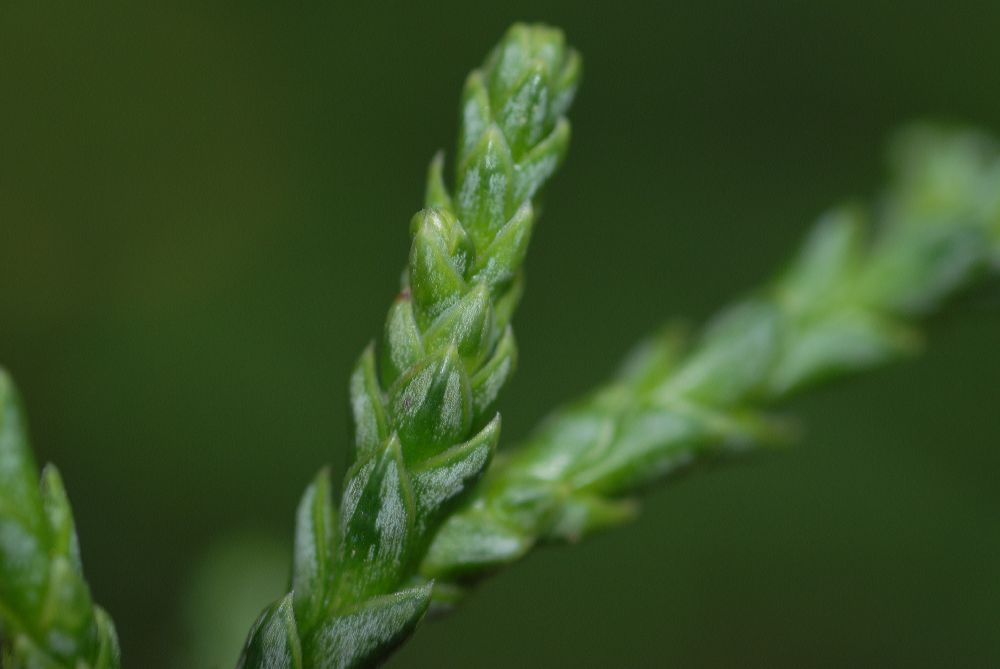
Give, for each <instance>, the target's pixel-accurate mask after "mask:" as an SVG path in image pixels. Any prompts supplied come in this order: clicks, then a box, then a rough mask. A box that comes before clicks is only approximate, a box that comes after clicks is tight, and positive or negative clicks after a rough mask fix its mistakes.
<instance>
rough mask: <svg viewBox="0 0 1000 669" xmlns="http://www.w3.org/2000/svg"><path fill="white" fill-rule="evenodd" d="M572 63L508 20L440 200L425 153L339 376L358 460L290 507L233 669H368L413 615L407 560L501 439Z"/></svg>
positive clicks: (472, 101) (559, 151)
mask: <svg viewBox="0 0 1000 669" xmlns="http://www.w3.org/2000/svg"><path fill="white" fill-rule="evenodd" d="M579 74H580V60H579V57H578V56H577V54H576V53H575V52H573V51H572V50H570V49H569V48H567V47H566V45H565V43H564V40H563V36H562V33H560V32H559V31H558V30H554V29H551V28H547V27H544V26H525V25H515V26H514V27H512V28H511V29H510V30H509V31H508V32H507V34H506V35H505V36H504V38H503V39H502V40H501V42H500V44H499V45H498V46H497V47H496V48H495V49H494V51H493V52H492V53H491V54H490V56H489V57H488V58H487V60H486V62H485V64H484V65H483V66H482V68H480V69H477V70H475V71H474V72H472V74H471V75H469V77H468V79H467V80H466V84H465V92H464V94H463V97H462V105H461V117H462V127H461V132H460V136H459V141H458V155H457V158H456V172H455V188H454V195H452V194H451V193H449V190H448V188H447V187H446V186H445V183H444V177H443V158H442V157H441V156H440V155H439V156H437V157H435V158H434V160H433V161H432V162H431V166H430V171H429V176H428V185H427V201H426V206H427V208H426V209H424V210H422V211H421V212H419V213H418V214H417V215H416V216H414V217H413V220H412V221H411V223H410V235H411V238H412V245H411V249H410V257H409V263H408V265H407V267H406V271H405V272H404V274H403V283H402V286H401V289H400V292H399V295H398V297H397V298H396V300H395V301H394V302H393V304H392V306H391V307H390V308H389V313H388V316H387V318H386V325H385V331H384V336H383V339H382V345H381V346H380V347H379V349H380V350H379V352H378V354H376V350H375V347H374V346H369V347H368V348H367V349H366V350H365V351H364V353H363V354H362V355H361V357H360V359H359V360H358V362H357V365H356V366H355V369H354V373H353V374H352V376H351V384H350V388H351V406H352V411H353V415H354V424H355V460H354V463H353V465H352V466H351V467H350V469H349V470H348V472H347V475H346V477H345V480H344V484H343V488H342V490H343V492H342V496H341V500H340V504H339V507H338V508H335V506H334V503H333V495H332V493H331V484H330V478H329V474H328V473H327V472H326V471H323V472H320V474H319V475H318V476H317V477H316V479H315V480H314V482H313V483H312V484H311V485H310V486H309V487H308V488H307V490H306V492H305V494H304V496H303V498H302V503H301V505H300V507H299V511H298V515H297V521H296V538H295V560H294V569H293V574H292V592H291V593H290V594H289V595H288V596H287V597H285V598H284V599H282V600H280V601H278V602H276V603H275V604H273V605H272V606H271V607H269V608H268V609H267V610H266V611H265V612H264V613H263V614H262V615H261V617H260V619H259V620H258V621H257V623H256V625H255V626H254V629H253V630H252V632H251V634H250V637H249V640H248V642H247V646H246V648H245V649H244V652H243V657H242V659H241V661H240V666H241V667H247V668H249V667H303V666H304V667H354V666H362V665H369V664H371V663H373V662H377V661H378V660H379V659H380V658H382V657H384V656H385V655H386V654H387V653H389V652H390V651H391V650H392V649H393V648H394V647H395V646H396V645H397V644H398V643H400V642H401V641H402V640H403V639H405V638H406V637H407V636H408V635H409V634H410V632H411V631H412V629H413V627H414V626H415V625H416V624H417V622H418V621H419V619H420V618H421V616H423V614H424V612H425V611H426V610H427V607H428V605H429V604H430V600H431V592H432V589H431V587H430V585H429V584H427V583H424V582H422V581H420V579H419V577H418V569H419V566H420V563H421V562H422V560H423V558H424V554H425V553H426V551H427V547H428V545H429V543H430V540H431V538H432V537H433V534H434V532H435V531H436V529H437V527H438V526H439V525H440V523H441V522H442V520H444V518H445V515H446V513H447V511H448V510H449V509H450V508H451V507H452V506H453V505H454V503H455V502H456V501H457V500H458V498H459V497H460V496H461V495H462V494H463V493H464V492H466V491H467V490H468V489H469V488H470V487H471V486H472V485H473V484H474V483H475V482H476V481H477V480H478V479H479V477H480V476H481V475H482V473H483V472H484V471H485V470H486V467H487V466H488V465H489V463H490V460H491V459H492V457H493V453H494V450H495V449H496V445H497V441H498V440H499V437H500V417H499V415H498V414H496V413H495V412H494V409H493V406H494V403H495V401H496V398H497V395H498V393H499V392H500V389H501V388H502V387H503V386H504V384H505V383H506V381H507V379H508V378H509V377H510V375H511V374H512V372H513V370H514V365H515V362H516V357H517V348H516V345H515V343H514V336H513V331H512V329H511V318H512V316H513V313H514V310H515V308H516V306H517V302H518V300H519V298H520V296H521V290H522V283H523V279H522V269H521V265H522V263H523V260H524V256H525V252H526V251H527V247H528V242H529V240H530V238H531V231H532V227H533V226H534V223H535V219H536V214H535V209H534V206H533V203H532V197H533V196H534V195H535V194H536V193H537V192H538V190H539V189H540V188H541V186H542V185H543V184H544V183H545V181H546V180H547V179H548V178H549V177H550V176H551V175H552V173H553V172H554V171H555V169H556V167H558V165H559V163H560V162H561V160H562V158H563V155H564V154H565V152H566V148H567V144H568V141H569V123H568V122H567V121H566V119H565V117H564V113H565V112H566V110H567V109H568V107H569V105H570V102H571V101H572V98H573V93H574V91H575V89H576V84H577V81H578V79H579Z"/></svg>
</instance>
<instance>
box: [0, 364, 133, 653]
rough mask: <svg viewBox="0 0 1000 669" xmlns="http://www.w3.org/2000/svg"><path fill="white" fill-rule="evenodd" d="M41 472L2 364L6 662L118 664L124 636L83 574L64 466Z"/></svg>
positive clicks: (1, 585)
mask: <svg viewBox="0 0 1000 669" xmlns="http://www.w3.org/2000/svg"><path fill="white" fill-rule="evenodd" d="M38 480H39V478H38V470H37V468H36V467H35V460H34V457H33V456H32V454H31V449H30V448H29V446H28V434H27V426H26V424H25V419H24V415H23V413H22V411H21V407H20V401H19V398H18V396H17V390H16V389H15V388H14V384H13V382H12V381H11V379H10V377H9V376H8V375H7V373H6V372H5V371H3V370H2V369H0V639H2V640H3V643H2V644H0V645H2V648H0V653H2V655H0V666H3V667H10V668H11V669H15V668H21V667H24V668H26V669H34V668H36V667H37V668H39V669H115V668H117V667H118V666H119V664H120V661H119V652H118V638H117V637H116V636H115V628H114V624H113V623H112V621H111V617H110V616H108V614H107V613H106V612H105V611H104V610H103V609H101V608H100V607H99V606H96V605H94V603H93V602H92V601H91V598H90V590H89V589H88V587H87V583H86V581H84V579H83V569H82V567H81V565H80V548H79V545H78V543H77V538H76V528H75V526H74V523H73V511H72V510H71V509H70V506H69V500H68V499H67V497H66V491H65V489H64V487H63V483H62V478H61V477H60V476H59V472H58V471H57V470H56V468H55V467H54V466H52V465H48V466H47V467H46V468H45V469H44V471H43V472H42V477H41V486H40V487H39V483H38Z"/></svg>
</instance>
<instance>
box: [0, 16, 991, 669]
mask: <svg viewBox="0 0 1000 669" xmlns="http://www.w3.org/2000/svg"><path fill="white" fill-rule="evenodd" d="M155 4H165V3H134V2H121V3H117V4H111V3H96V2H79V3H50V2H41V1H33V2H12V1H10V0H8V1H5V2H3V4H2V5H0V314H2V320H0V360H2V362H3V364H4V365H6V366H8V367H9V368H10V370H11V371H12V372H13V373H14V374H15V376H16V378H17V379H18V380H19V382H20V385H21V387H22V390H23V392H24V395H25V396H26V401H27V404H28V408H29V413H30V418H31V423H32V429H33V436H34V445H35V448H36V451H37V453H38V455H39V458H40V459H45V460H48V459H51V460H54V461H56V462H58V464H59V465H60V467H61V468H62V470H63V472H64V475H65V478H66V481H67V485H68V486H69V490H70V494H71V497H72V499H73V503H74V507H75V509H76V514H77V520H78V524H79V528H80V533H81V537H82V544H83V549H84V560H85V566H86V570H87V573H88V576H89V578H90V581H91V584H92V586H93V590H94V593H95V596H96V598H97V599H98V600H99V601H100V602H102V603H103V604H105V605H106V607H107V608H108V609H109V610H110V611H111V612H112V614H113V615H114V617H115V619H116V621H117V624H118V629H119V632H120V634H121V637H122V644H123V648H124V653H125V659H126V664H127V665H128V666H130V667H146V668H150V669H159V668H161V667H166V666H174V667H178V666H185V667H194V668H195V669H197V668H198V667H205V666H209V665H210V663H211V662H213V661H216V660H217V658H219V657H221V658H224V660H223V662H224V664H231V662H232V659H233V657H235V654H236V652H237V647H236V645H238V643H239V641H238V640H235V641H234V640H232V639H231V638H228V637H227V636H226V633H225V631H224V630H225V629H228V628H235V629H237V630H245V629H246V627H247V626H248V625H249V623H250V622H251V620H252V618H253V616H254V611H255V610H256V609H258V608H259V607H260V606H262V605H263V604H264V603H265V602H266V601H267V600H268V599H269V598H271V597H273V596H274V595H276V594H277V593H278V591H279V590H280V589H281V587H282V581H283V579H284V578H285V576H284V569H285V567H284V564H283V563H284V562H285V561H286V558H285V557H284V555H285V552H284V549H285V547H286V546H287V544H288V543H289V542H290V538H291V530H292V523H291V520H292V513H293V509H294V505H295V504H296V501H297V498H298V495H299V494H300V492H301V490H302V488H303V487H304V485H305V483H306V482H307V480H308V479H309V477H310V476H311V475H312V474H313V472H314V471H315V470H316V469H317V467H318V466H319V465H320V464H322V463H324V462H332V463H333V464H334V465H335V466H336V467H337V468H339V471H342V465H343V462H344V458H345V451H346V446H347V434H348V417H347V411H346V399H347V398H346V386H347V383H346V379H347V375H348V372H349V369H350V366H351V364H352V363H353V360H354V358H355V356H356V355H357V353H358V352H359V351H360V349H361V348H362V347H363V346H364V345H365V343H366V342H367V341H368V339H369V338H370V337H371V336H373V334H375V333H377V332H379V331H380V328H381V320H382V316H383V313H384V309H385V307H386V306H387V305H388V303H389V301H390V299H391V297H392V295H393V293H394V289H395V287H396V282H397V279H398V272H399V269H400V268H401V266H402V263H403V261H404V259H405V254H406V248H407V234H406V230H407V223H408V220H409V218H410V216H411V215H412V214H413V213H414V212H415V211H416V210H417V209H418V208H419V205H420V199H421V194H422V187H423V185H422V176H423V173H424V169H425V164H426V161H427V160H428V159H429V157H430V156H431V155H432V153H433V152H434V151H435V150H436V149H438V148H439V147H447V149H448V150H449V151H450V150H451V146H452V142H453V136H454V134H455V130H456V121H457V97H458V92H459V89H460V86H461V84H462V81H463V78H464V75H465V73H466V72H467V71H468V70H469V69H471V67H472V66H474V65H475V64H477V63H478V62H479V61H480V60H481V58H482V56H483V55H484V54H485V52H486V51H487V49H488V48H489V47H490V46H491V45H492V43H493V42H495V40H496V39H497V38H498V37H499V36H500V34H501V33H502V31H503V30H504V28H505V27H506V25H507V24H508V23H510V22H511V21H512V20H515V19H522V18H523V19H529V20H537V19H544V20H546V21H548V22H552V23H555V24H558V25H561V26H563V27H564V28H565V29H566V31H567V33H568V35H569V36H570V39H571V40H572V42H573V43H575V44H576V45H577V46H578V47H579V48H580V50H581V51H582V52H583V53H584V56H585V63H586V74H585V81H584V86H583V88H582V90H581V94H580V96H579V97H578V101H577V105H576V108H575V109H574V110H573V113H572V118H573V123H574V135H575V136H574V141H573V147H572V149H571V151H570V156H569V159H568V162H567V164H566V165H565V168H564V169H563V171H562V172H561V174H560V175H559V176H558V178H557V179H556V180H555V182H554V183H553V184H552V186H551V188H550V189H549V190H548V193H547V197H546V213H545V217H544V223H543V225H542V227H540V228H539V230H538V232H537V236H536V242H535V244H534V247H533V250H532V255H531V257H530V259H529V261H528V271H529V279H530V282H529V283H530V287H529V291H528V293H527V296H526V299H525V301H524V303H523V306H522V308H521V311H520V314H519V317H518V319H517V330H518V335H519V340H520V343H521V349H522V365H521V370H520V372H519V374H518V376H517V377H516V379H515V381H514V382H513V383H512V384H511V385H510V387H509V389H508V391H507V394H506V401H505V403H504V405H503V408H504V417H505V424H504V430H505V435H506V440H507V441H508V442H509V441H512V440H514V439H516V438H517V437H519V436H521V435H523V434H524V433H525V432H526V431H527V430H528V429H529V428H530V426H531V425H532V424H533V423H534V422H535V421H536V420H537V419H538V418H539V417H541V416H542V415H543V413H544V412H545V411H546V410H548V409H549V408H550V407H552V406H554V405H555V404H556V403H557V402H559V401H562V400H564V399H567V398H570V397H572V396H574V395H576V394H578V393H580V392H582V391H584V390H585V389H586V388H588V387H590V386H591V385H592V384H594V383H596V382H597V381H599V380H600V379H602V378H603V377H605V376H606V375H607V374H608V373H609V372H610V371H611V370H612V369H613V366H614V363H615V361H616V360H617V359H618V358H619V356H620V355H621V354H622V353H623V352H624V351H625V350H626V349H627V347H628V346H629V345H630V343H632V342H633V341H634V340H636V339H637V338H638V337H639V336H640V335H641V334H643V333H644V332H646V331H648V330H650V329H651V328H653V327H654V326H656V325H657V324H658V323H660V322H661V321H662V320H664V319H666V318H668V317H671V316H679V315H683V316H688V317H692V318H696V319H700V318H703V317H704V316H706V315H708V314H709V313H710V312H711V311H712V310H713V309H714V308H715V307H717V306H718V305H720V304H721V303H723V302H724V301H726V300H727V299H729V298H730V297H732V296H734V295H737V294H739V293H740V292H741V291H742V290H744V289H745V288H747V287H749V286H751V285H752V284H753V283H755V282H758V281H760V280H762V279H763V278H765V277H766V276H767V275H768V273H769V272H770V271H771V270H772V268H774V267H775V266H776V265H777V264H778V263H779V262H780V261H781V260H782V259H783V258H785V257H786V256H787V254H788V253H789V251H790V250H791V249H792V248H793V246H794V245H795V243H796V242H797V240H799V239H800V237H801V235H802V234H803V232H804V231H805V230H806V228H807V226H808V224H809V223H810V221H811V220H813V219H814V218H815V217H816V215H817V214H818V213H819V212H820V211H821V210H822V209H823V208H825V207H827V206H829V205H831V204H834V203H836V202H838V201H841V200H843V199H844V198H852V197H867V196H869V195H870V194H872V193H873V192H874V190H875V189H876V188H877V185H878V184H879V183H880V180H881V179H882V176H883V171H882V153H881V152H882V146H883V143H884V139H885V137H886V136H887V134H888V133H889V132H890V130H891V129H892V128H894V127H896V126H897V125H899V124H900V123H902V122H905V121H907V120H909V119H912V118H918V117H931V118H946V119H956V120H961V121H968V122H971V123H975V124H977V125H981V126H984V127H986V128H990V129H992V130H994V131H997V132H1000V85H998V81H997V76H996V73H997V63H998V62H1000V39H998V35H1000V32H998V28H1000V5H998V4H997V3H987V2H955V1H952V2H949V3H936V4H937V5H938V8H937V9H929V8H927V7H925V6H923V5H922V4H921V6H918V3H910V2H906V3H903V2H900V3H896V5H895V6H892V5H883V4H881V3H872V2H870V1H858V2H838V3H825V5H826V6H822V5H821V3H814V2H787V3H777V2H759V1H755V2H725V3H697V2H669V3H652V2H649V3H635V4H631V3H624V2H616V3H610V4H609V5H608V6H603V7H602V6H599V5H592V4H590V3H583V2H579V1H577V2H571V1H566V2H539V1H535V2H530V3H523V2H503V3H496V2H495V3H470V2H465V3H451V4H449V5H446V6H445V5H438V6H425V7H420V6H417V5H416V4H412V3H407V4H403V3H399V4H392V3H353V4H352V6H344V5H342V4H341V3H326V4H320V3H303V2H292V3H259V2H244V3H224V4H223V3H211V4H209V3H204V2H192V3H173V4H172V6H170V7H166V6H160V7H155V6H153V5H155ZM362 4H364V6H363V7H361V6H356V5H362ZM927 4H930V3H927ZM929 342H930V348H929V351H928V354H927V355H926V356H924V357H923V358H921V359H920V360H919V361H916V362H912V363H909V364H905V365H901V366H897V367H894V368H892V369H888V370H883V371H879V372H876V373H873V374H870V375H868V376H867V377H865V378H863V379H857V380H854V381H851V382H850V383H843V384H839V385H837V386H835V387H832V388H826V389H823V390H820V391H818V392H815V393H814V394H812V395H811V396H809V397H807V398H803V399H802V400H800V401H798V402H796V403H795V405H794V406H792V407H789V409H791V410H793V411H794V412H795V413H796V414H798V415H800V416H801V417H802V418H803V419H804V421H805V423H806V424H807V425H808V428H809V429H808V432H807V433H806V438H805V439H804V441H803V443H802V445H801V446H800V447H798V448H796V449H794V450H792V451H790V452H788V453H786V454H781V455H779V456H774V457H770V458H766V459H762V460H757V461H755V462H754V463H752V464H750V465H748V466H741V467H735V468H731V469H727V470H719V471H715V472H713V473H711V474H709V475H699V476H698V477H693V478H690V479H686V480H683V481H679V482H676V483H674V484H673V485H671V486H670V487H669V488H668V489H663V490H661V491H659V492H657V493H655V494H653V495H652V496H651V497H650V498H649V500H648V503H647V505H646V509H645V513H644V515H643V517H642V518H641V520H640V522H639V523H638V524H635V525H633V526H630V527H627V528H624V529H621V530H619V531H616V532H613V533H610V534H607V535H604V536H601V537H599V538H596V539H594V540H592V541H589V542H587V543H585V544H583V545H581V546H578V547H574V548H572V549H554V550H547V551H544V552H540V553H538V554H536V555H534V556H532V557H531V559H529V560H527V561H526V562H525V563H523V564H521V565H520V566H518V567H517V568H515V569H512V570H510V571H508V572H506V573H504V574H502V575H500V576H499V577H497V578H495V579H493V580H492V581H490V582H488V583H487V584H485V586H484V587H482V588H481V590H480V591H479V592H478V593H476V594H475V595H474V596H473V597H472V598H471V599H470V600H469V601H468V603H467V605H466V606H465V607H464V608H463V609H462V610H461V611H460V612H459V613H458V614H457V615H455V616H453V617H451V618H449V619H447V620H446V621H440V622H434V623H432V624H427V625H425V626H424V627H423V628H422V629H421V631H420V632H419V633H418V634H417V636H416V638H415V639H414V640H413V642H412V643H411V644H410V645H409V646H407V647H406V649H405V650H404V651H403V652H401V653H400V654H399V655H398V656H397V658H396V659H395V660H394V662H393V663H392V666H396V667H424V666H428V667H429V666H476V667H510V666H529V667H558V666H574V667H610V666H660V665H672V666H761V667H777V666H788V667H803V666H830V667H842V666H859V665H867V666H886V665H891V666H928V667H931V666H969V667H983V666H988V665H994V666H995V665H996V664H997V663H998V662H1000V532H998V517H1000V488H998V486H997V485H996V481H997V470H998V466H1000V452H998V449H997V445H998V437H1000V419H998V411H997V408H998V404H1000V400H998V395H1000V393H998V391H997V389H998V388H1000V356H998V355H997V354H996V351H997V345H998V342H1000V299H998V293H997V291H996V290H995V289H992V290H985V291H981V292H979V293H977V294H975V295H973V296H972V297H970V298H967V299H966V300H964V301H963V302H962V303H961V304H959V305H957V306H955V307H953V308H952V309H950V310H949V311H948V312H947V313H946V314H944V315H943V316H942V317H939V318H937V319H936V320H935V321H934V322H933V323H931V325H930V328H929ZM226 537H229V539H226ZM220 542H221V543H220ZM253 547H256V548H253ZM276 547H277V548H276ZM206 556H209V557H210V556H215V557H214V558H211V557H210V559H209V562H207V563H206V562H205V558H206ZM199 565H201V566H199ZM212 584H215V585H212ZM199 602H200V603H199ZM213 611H215V612H216V613H213ZM218 612H222V618H221V619H220V618H217V617H215V616H218V615H219V613H218ZM191 615H194V616H200V617H198V618H196V619H198V620H203V621H206V622H202V623H201V626H202V628H203V631H204V632H205V634H202V635H201V636H202V637H206V638H208V639H209V641H207V642H206V641H205V640H204V639H202V640H199V635H198V634H194V633H192V632H190V627H191V625H190V624H188V625H185V623H184V622H183V619H184V618H185V616H191ZM241 634H242V632H241V631H238V632H237V633H236V635H237V637H239V636H240V635H241ZM213 638H215V639H216V644H218V643H223V644H225V643H228V644H230V645H229V646H225V645H223V646H222V648H221V649H220V648H218V647H216V648H214V649H212V648H211V646H212V639H213ZM206 644H207V646H206ZM232 644H236V645H232ZM198 649H201V650H198ZM196 651H197V652H201V653H203V654H202V655H201V656H200V659H197V660H195V659H191V657H192V655H191V654H192V653H194V652H196Z"/></svg>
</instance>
